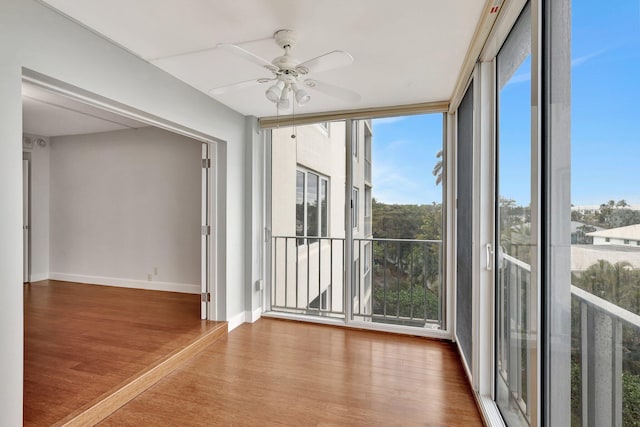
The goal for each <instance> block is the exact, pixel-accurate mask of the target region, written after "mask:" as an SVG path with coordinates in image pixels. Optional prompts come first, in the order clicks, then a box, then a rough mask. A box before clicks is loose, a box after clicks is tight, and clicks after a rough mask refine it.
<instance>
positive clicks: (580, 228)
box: [571, 221, 604, 245]
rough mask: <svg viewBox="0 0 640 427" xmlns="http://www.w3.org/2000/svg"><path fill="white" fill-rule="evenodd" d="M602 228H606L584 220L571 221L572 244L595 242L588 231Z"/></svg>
mask: <svg viewBox="0 0 640 427" xmlns="http://www.w3.org/2000/svg"><path fill="white" fill-rule="evenodd" d="M600 230H604V228H602V227H596V226H594V225H589V224H585V223H584V222H580V221H571V244H572V245H576V244H577V245H581V244H582V245H584V244H587V245H590V244H593V237H590V236H588V235H587V233H591V232H594V231H600Z"/></svg>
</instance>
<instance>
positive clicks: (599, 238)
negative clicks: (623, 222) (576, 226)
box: [587, 224, 640, 247]
mask: <svg viewBox="0 0 640 427" xmlns="http://www.w3.org/2000/svg"><path fill="white" fill-rule="evenodd" d="M587 236H589V237H592V238H593V244H594V245H624V246H637V247H640V224H634V225H628V226H626V227H618V228H610V229H608V230H599V231H594V232H591V233H587Z"/></svg>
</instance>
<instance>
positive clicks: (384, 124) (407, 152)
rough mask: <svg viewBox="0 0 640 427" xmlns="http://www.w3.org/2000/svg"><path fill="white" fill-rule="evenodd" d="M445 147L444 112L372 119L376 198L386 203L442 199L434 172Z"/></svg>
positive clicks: (428, 201)
mask: <svg viewBox="0 0 640 427" xmlns="http://www.w3.org/2000/svg"><path fill="white" fill-rule="evenodd" d="M441 149H442V114H441V113H439V114H423V115H417V116H403V117H390V118H385V119H374V120H373V147H372V153H371V154H372V157H373V159H372V162H373V167H372V172H371V173H372V175H373V176H372V178H373V197H374V198H375V199H376V200H377V201H379V202H383V203H391V204H428V203H432V202H434V201H435V202H438V203H440V202H441V201H442V185H439V186H437V187H436V185H435V177H434V176H433V175H432V174H431V171H432V170H433V166H434V165H435V164H436V161H437V159H436V153H437V152H438V151H439V150H441Z"/></svg>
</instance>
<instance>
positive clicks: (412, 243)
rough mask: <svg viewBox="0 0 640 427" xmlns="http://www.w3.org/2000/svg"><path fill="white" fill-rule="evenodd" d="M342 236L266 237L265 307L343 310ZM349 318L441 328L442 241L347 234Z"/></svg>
mask: <svg viewBox="0 0 640 427" xmlns="http://www.w3.org/2000/svg"><path fill="white" fill-rule="evenodd" d="M346 244H347V243H346V241H345V239H344V238H329V237H320V238H318V237H312V238H305V237H299V236H296V237H293V236H274V237H272V280H271V310H273V311H283V312H289V313H299V314H307V315H316V316H333V317H342V318H344V317H345V315H346V310H345V308H346V304H345V303H346V300H345V298H346V296H347V294H346V277H345V259H344V258H345V245H346ZM352 253H353V257H352V260H351V261H349V262H352V267H351V272H352V277H351V283H352V287H351V293H350V298H351V307H352V319H353V320H361V321H370V322H379V323H388V324H397V325H408V326H416V327H423V328H425V327H426V328H433V329H444V299H445V298H444V292H443V284H442V241H440V240H408V239H374V238H356V239H353V249H352Z"/></svg>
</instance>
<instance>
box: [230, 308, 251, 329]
mask: <svg viewBox="0 0 640 427" xmlns="http://www.w3.org/2000/svg"><path fill="white" fill-rule="evenodd" d="M246 317H247V314H246V312H245V311H242V312H240V313H238V314H236V315H235V316H233V317H231V318H229V319H227V332H231V331H233V330H234V329H235V328H237V327H238V326H240V325H242V324H243V323H244V322H245V320H246Z"/></svg>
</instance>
